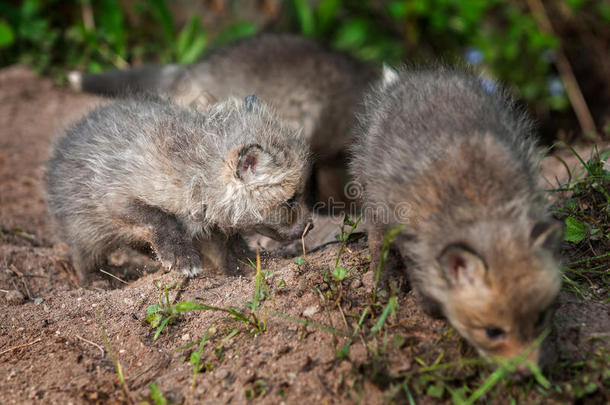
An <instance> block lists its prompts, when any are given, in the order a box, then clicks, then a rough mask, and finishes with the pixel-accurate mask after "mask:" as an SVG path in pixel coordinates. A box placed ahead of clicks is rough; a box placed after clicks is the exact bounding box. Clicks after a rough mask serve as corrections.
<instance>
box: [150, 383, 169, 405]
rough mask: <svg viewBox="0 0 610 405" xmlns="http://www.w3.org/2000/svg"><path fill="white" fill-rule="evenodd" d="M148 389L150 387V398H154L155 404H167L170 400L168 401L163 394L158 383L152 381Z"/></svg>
mask: <svg viewBox="0 0 610 405" xmlns="http://www.w3.org/2000/svg"><path fill="white" fill-rule="evenodd" d="M148 389H150V391H151V392H150V399H152V400H153V402H154V404H155V405H166V404H168V403H169V402H168V401H167V399H166V398H165V397H164V396H163V393H162V392H161V390H160V389H159V387H158V386H157V383H152V384H150V385H149V386H148Z"/></svg>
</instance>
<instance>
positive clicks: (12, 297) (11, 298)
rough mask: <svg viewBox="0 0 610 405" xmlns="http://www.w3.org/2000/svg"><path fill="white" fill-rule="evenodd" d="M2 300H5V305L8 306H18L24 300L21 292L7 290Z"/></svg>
mask: <svg viewBox="0 0 610 405" xmlns="http://www.w3.org/2000/svg"><path fill="white" fill-rule="evenodd" d="M4 298H5V299H6V303H7V304H8V305H19V304H22V303H23V301H24V300H25V297H24V296H23V294H21V292H20V291H18V290H9V291H8V292H7V293H5V294H4Z"/></svg>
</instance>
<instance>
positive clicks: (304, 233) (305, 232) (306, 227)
mask: <svg viewBox="0 0 610 405" xmlns="http://www.w3.org/2000/svg"><path fill="white" fill-rule="evenodd" d="M310 226H311V222H308V223H307V225H306V226H305V230H304V231H303V234H302V235H301V246H302V247H303V259H304V258H305V235H307V231H308V230H309V227H310Z"/></svg>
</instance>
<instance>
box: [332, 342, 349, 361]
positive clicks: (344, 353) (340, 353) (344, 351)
mask: <svg viewBox="0 0 610 405" xmlns="http://www.w3.org/2000/svg"><path fill="white" fill-rule="evenodd" d="M351 344H352V343H351V342H348V343H346V344H344V345H343V346H342V347H341V348H340V349H338V350H337V351H336V353H335V354H336V355H337V358H338V359H346V358H347V357H348V356H349V349H350V345H351Z"/></svg>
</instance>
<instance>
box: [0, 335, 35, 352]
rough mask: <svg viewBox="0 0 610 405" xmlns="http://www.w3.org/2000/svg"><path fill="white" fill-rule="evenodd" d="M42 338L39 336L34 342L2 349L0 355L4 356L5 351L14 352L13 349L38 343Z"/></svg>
mask: <svg viewBox="0 0 610 405" xmlns="http://www.w3.org/2000/svg"><path fill="white" fill-rule="evenodd" d="M41 340H42V338H38V339H36V340H34V341H32V342H29V343H24V344H22V345H17V346H13V347H9V348H8V349H5V350H2V351H1V352H0V356H2V355H3V354H5V353H8V352H12V351H13V350H17V349H21V348H23V347H28V346H32V345H33V344H36V343H38V342H40V341H41Z"/></svg>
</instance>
